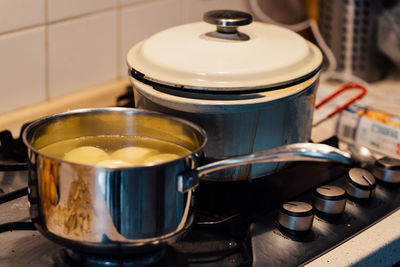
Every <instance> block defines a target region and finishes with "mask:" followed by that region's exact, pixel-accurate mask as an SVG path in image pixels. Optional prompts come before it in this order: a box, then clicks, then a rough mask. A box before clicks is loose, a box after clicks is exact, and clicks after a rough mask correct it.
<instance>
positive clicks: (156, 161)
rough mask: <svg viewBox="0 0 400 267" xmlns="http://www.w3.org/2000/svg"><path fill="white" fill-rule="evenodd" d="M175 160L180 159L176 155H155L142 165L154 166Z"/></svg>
mask: <svg viewBox="0 0 400 267" xmlns="http://www.w3.org/2000/svg"><path fill="white" fill-rule="evenodd" d="M177 158H180V156H179V155H177V154H172V153H161V154H156V155H153V156H150V157H148V158H147V159H146V160H145V162H144V163H145V164H146V165H156V164H160V163H164V162H167V161H171V160H174V159H177Z"/></svg>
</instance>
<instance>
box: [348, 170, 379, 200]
mask: <svg viewBox="0 0 400 267" xmlns="http://www.w3.org/2000/svg"><path fill="white" fill-rule="evenodd" d="M346 192H347V194H348V195H349V196H351V197H353V198H357V199H369V198H371V197H372V196H373V194H374V192H375V178H374V176H373V175H372V174H371V173H370V172H369V171H367V170H364V169H360V168H352V169H350V170H349V172H348V174H347V179H346Z"/></svg>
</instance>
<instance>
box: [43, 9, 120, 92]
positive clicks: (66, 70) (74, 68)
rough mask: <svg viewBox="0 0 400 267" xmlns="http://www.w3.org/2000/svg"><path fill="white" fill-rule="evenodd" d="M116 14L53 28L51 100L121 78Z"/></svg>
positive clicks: (88, 18)
mask: <svg viewBox="0 0 400 267" xmlns="http://www.w3.org/2000/svg"><path fill="white" fill-rule="evenodd" d="M117 38H118V37H117V12H116V11H115V10H113V11H109V12H106V13H101V14H96V15H92V16H88V17H84V18H81V19H76V20H72V21H66V22H62V23H57V24H54V25H50V27H49V35H48V40H49V54H48V56H49V73H48V75H49V88H50V92H49V93H50V95H49V97H50V98H53V97H57V96H61V95H65V94H67V93H71V92H75V91H77V90H81V89H85V88H88V87H90V86H94V85H96V84H100V83H104V82H109V81H111V80H114V79H115V78H116V77H117V41H116V40H117Z"/></svg>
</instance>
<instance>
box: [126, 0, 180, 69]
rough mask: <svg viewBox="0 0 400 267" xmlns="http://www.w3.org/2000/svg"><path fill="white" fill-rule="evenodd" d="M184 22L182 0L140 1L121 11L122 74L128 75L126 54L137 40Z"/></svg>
mask: <svg viewBox="0 0 400 267" xmlns="http://www.w3.org/2000/svg"><path fill="white" fill-rule="evenodd" d="M181 23H182V12H181V5H180V0H163V1H152V2H151V1H148V2H140V3H138V4H137V5H134V6H131V7H130V8H126V9H124V10H122V13H121V52H122V53H121V57H122V58H121V66H120V75H121V76H126V75H127V69H128V68H127V66H126V55H127V53H128V50H129V49H130V48H131V47H132V46H133V45H134V44H136V43H137V42H139V41H141V40H143V39H145V38H147V37H149V36H150V35H152V34H154V33H156V32H159V31H161V30H163V29H166V28H169V27H172V26H175V25H179V24H181Z"/></svg>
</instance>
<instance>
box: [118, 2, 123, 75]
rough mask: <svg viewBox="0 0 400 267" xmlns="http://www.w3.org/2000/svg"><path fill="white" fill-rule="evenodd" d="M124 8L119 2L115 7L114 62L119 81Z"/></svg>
mask: <svg viewBox="0 0 400 267" xmlns="http://www.w3.org/2000/svg"><path fill="white" fill-rule="evenodd" d="M123 8H124V7H123V6H122V5H121V0H118V6H117V40H116V42H117V46H116V49H117V53H116V56H117V58H116V61H117V66H116V78H117V79H121V78H122V76H121V66H122V60H121V58H122V29H121V27H122V9H123Z"/></svg>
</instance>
